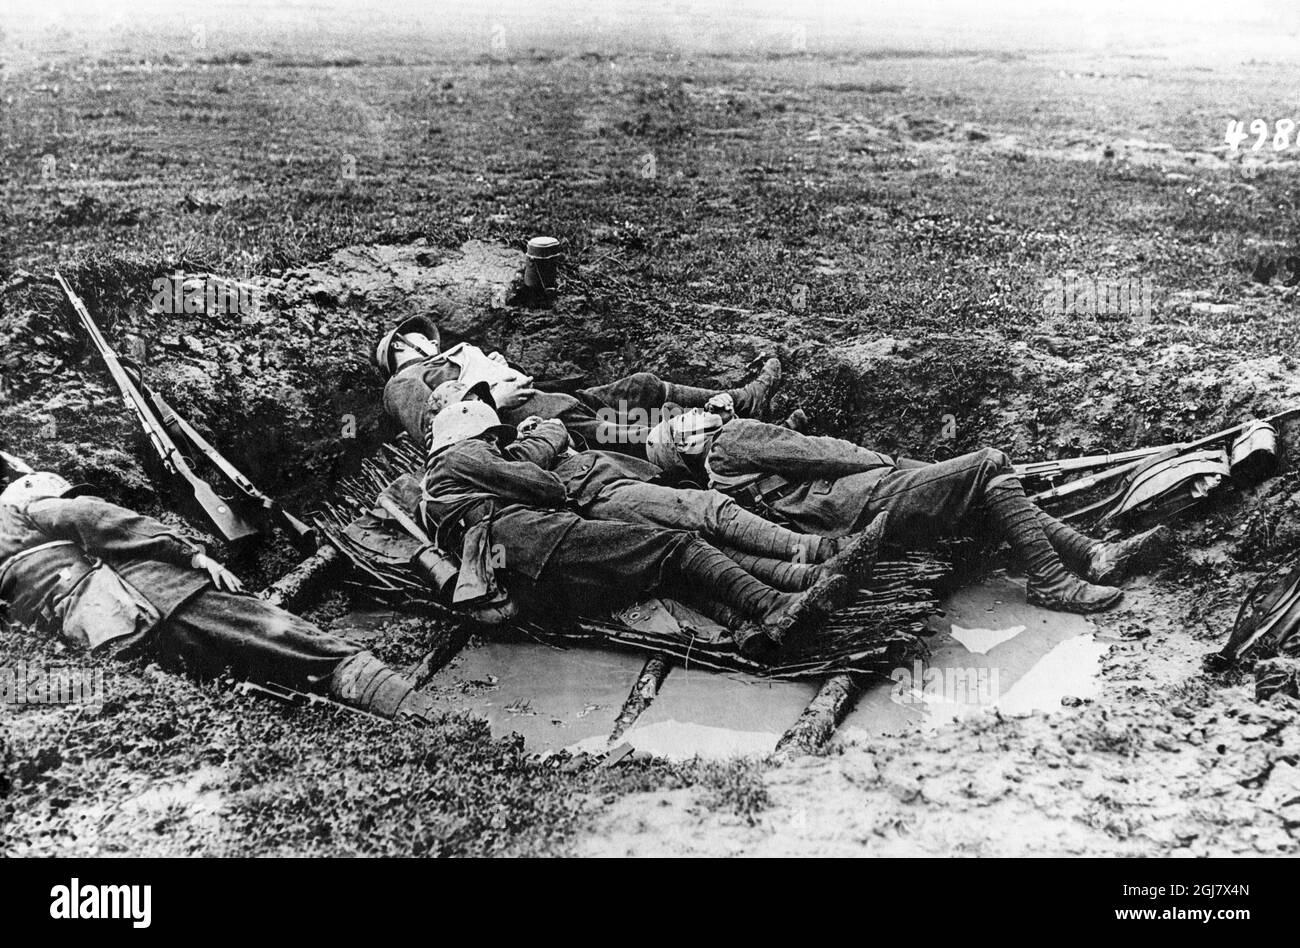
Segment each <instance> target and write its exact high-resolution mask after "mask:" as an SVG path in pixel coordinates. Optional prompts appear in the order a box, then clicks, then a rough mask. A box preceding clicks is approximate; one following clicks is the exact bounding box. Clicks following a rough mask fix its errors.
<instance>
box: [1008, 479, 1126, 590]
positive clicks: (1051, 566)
mask: <svg viewBox="0 0 1300 948" xmlns="http://www.w3.org/2000/svg"><path fill="white" fill-rule="evenodd" d="M984 498H985V504H986V506H987V508H988V513H989V519H990V521H991V522H992V523H993V524H994V525H995V526H996V527H997V528H998V530H999V531H1000V532H1001V534H1002V536H1003V538H1005V539H1006V541H1007V542H1008V543H1010V544H1011V549H1012V550H1013V551H1014V552H1015V553H1016V555H1017V556H1018V557H1019V558H1020V560H1021V562H1022V563H1023V564H1024V567H1025V575H1026V577H1027V579H1028V582H1027V583H1026V586H1025V599H1026V600H1027V601H1028V602H1030V603H1031V604H1033V605H1036V606H1042V607H1043V608H1045V609H1053V610H1056V611H1058V612H1080V613H1088V612H1100V611H1101V610H1103V609H1109V608H1110V607H1111V606H1113V605H1115V603H1117V602H1119V600H1120V598H1121V597H1122V596H1123V595H1124V593H1123V591H1122V590H1119V589H1116V588H1115V587H1113V586H1094V585H1092V584H1090V583H1087V582H1084V581H1083V580H1082V579H1079V578H1078V577H1077V576H1074V575H1073V574H1071V573H1070V572H1069V570H1067V569H1066V568H1065V564H1063V563H1062V562H1061V560H1060V557H1058V556H1057V555H1056V551H1055V550H1054V549H1053V548H1052V544H1051V543H1050V542H1048V539H1047V535H1046V534H1045V533H1044V532H1043V528H1042V525H1041V524H1040V523H1039V520H1038V508H1036V507H1035V506H1034V505H1033V504H1032V503H1030V502H1029V498H1027V497H1026V496H1025V492H1024V490H1023V489H1022V488H1021V486H1020V482H1019V481H1017V480H1016V479H1015V478H998V479H996V480H995V481H994V484H993V486H991V487H990V488H989V489H988V490H987V491H985V494H984Z"/></svg>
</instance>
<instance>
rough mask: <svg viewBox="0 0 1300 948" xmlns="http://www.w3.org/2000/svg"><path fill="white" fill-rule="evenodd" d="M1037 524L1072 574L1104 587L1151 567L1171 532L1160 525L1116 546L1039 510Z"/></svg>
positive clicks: (1171, 536) (1166, 545)
mask: <svg viewBox="0 0 1300 948" xmlns="http://www.w3.org/2000/svg"><path fill="white" fill-rule="evenodd" d="M1038 522H1039V523H1040V524H1041V525H1042V527H1043V533H1045V534H1047V540H1048V542H1049V543H1051V544H1052V548H1053V549H1054V550H1056V552H1057V554H1058V555H1059V556H1060V557H1061V562H1063V563H1064V564H1065V565H1066V567H1068V568H1069V569H1070V571H1071V572H1074V573H1077V574H1078V575H1080V576H1082V577H1083V578H1084V579H1086V580H1088V582H1090V583H1102V584H1104V585H1107V586H1117V585H1119V584H1120V583H1122V582H1123V581H1124V580H1125V579H1127V578H1128V577H1130V576H1135V575H1137V573H1139V572H1140V571H1141V570H1142V569H1143V568H1144V567H1147V566H1150V565H1152V564H1153V563H1154V562H1156V561H1157V560H1159V558H1160V557H1161V556H1162V555H1163V554H1164V552H1165V550H1166V549H1167V548H1168V547H1169V544H1170V542H1171V541H1172V540H1173V531H1172V530H1170V529H1169V528H1168V527H1166V526H1163V525H1162V526H1158V527H1152V528H1151V529H1150V530H1147V531H1146V532H1144V533H1139V534H1138V535H1137V536H1135V537H1129V539H1127V540H1121V541H1119V542H1118V543H1106V542H1104V541H1102V540H1094V539H1093V538H1092V537H1090V536H1086V535H1084V534H1082V533H1080V532H1079V531H1078V530H1075V529H1074V528H1073V527H1071V526H1069V525H1068V524H1064V523H1062V522H1061V521H1059V520H1057V519H1056V518H1055V517H1053V516H1052V515H1051V514H1048V513H1046V512H1045V511H1043V510H1039V511H1038Z"/></svg>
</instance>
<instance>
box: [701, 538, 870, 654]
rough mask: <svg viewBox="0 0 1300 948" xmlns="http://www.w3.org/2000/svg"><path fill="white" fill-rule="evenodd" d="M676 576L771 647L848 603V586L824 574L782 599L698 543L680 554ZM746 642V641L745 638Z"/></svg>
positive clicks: (725, 558)
mask: <svg viewBox="0 0 1300 948" xmlns="http://www.w3.org/2000/svg"><path fill="white" fill-rule="evenodd" d="M676 571H677V573H678V575H679V577H680V579H681V580H682V581H683V582H684V583H685V584H686V585H687V587H688V588H690V589H692V590H695V591H697V592H699V593H701V594H708V595H711V596H713V597H714V598H716V599H717V600H718V601H719V602H721V603H723V604H724V605H728V606H731V607H732V608H733V609H735V610H736V611H737V612H738V613H740V614H741V615H742V616H744V617H745V618H747V619H750V620H753V621H755V622H757V623H759V624H760V625H761V626H762V629H763V632H764V634H765V635H766V636H767V638H768V639H770V640H771V642H773V643H775V644H777V645H779V644H780V643H781V642H782V640H783V639H784V637H785V635H786V634H787V633H789V632H791V631H793V630H795V629H798V628H802V627H804V626H806V625H808V624H810V623H811V622H813V621H815V620H816V619H818V618H822V617H825V616H826V615H829V614H830V613H831V612H834V611H835V610H836V609H839V608H841V607H842V606H844V605H845V603H846V602H847V601H848V598H849V594H850V590H849V584H848V580H847V579H846V578H845V577H844V576H843V575H840V574H838V573H834V574H832V573H826V574H825V575H823V576H822V578H821V579H819V580H818V581H817V582H816V583H814V584H813V585H812V587H811V588H809V589H807V590H805V591H804V592H801V593H783V592H780V591H779V590H776V589H773V588H772V587H771V586H769V585H767V584H766V583H763V582H760V581H759V580H757V579H755V578H754V577H753V576H751V575H749V573H747V572H745V571H744V570H743V569H742V568H741V567H740V566H738V565H737V564H736V563H735V562H734V561H733V560H730V559H728V558H727V556H726V555H724V554H723V553H722V552H720V551H719V550H717V549H715V548H714V547H712V546H709V544H707V543H705V542H704V541H703V540H692V541H690V542H689V543H687V544H686V546H685V547H684V548H683V550H682V556H681V559H680V560H679V561H678V563H677V566H676ZM751 638H752V636H751Z"/></svg>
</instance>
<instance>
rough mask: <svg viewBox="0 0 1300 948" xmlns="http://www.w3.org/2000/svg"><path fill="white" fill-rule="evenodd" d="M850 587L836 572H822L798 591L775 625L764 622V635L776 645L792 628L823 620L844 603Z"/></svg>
mask: <svg viewBox="0 0 1300 948" xmlns="http://www.w3.org/2000/svg"><path fill="white" fill-rule="evenodd" d="M852 593H853V590H852V588H851V587H850V585H849V580H848V578H847V577H845V576H841V575H840V574H839V573H834V574H832V575H829V576H823V577H822V578H821V579H819V580H817V582H815V583H813V584H812V586H810V587H809V588H808V591H807V592H805V593H802V594H800V596H799V600H798V602H796V603H795V604H794V605H793V606H791V607H790V609H789V610H788V611H787V612H786V613H785V615H783V616H782V617H781V618H780V619H779V620H778V621H777V623H776V624H775V625H773V626H767V627H766V631H767V634H768V637H769V638H770V639H771V640H772V641H773V642H776V643H777V644H778V645H779V644H781V642H782V641H784V639H785V637H786V636H787V635H789V634H791V633H792V632H799V631H802V630H803V629H806V628H807V627H808V625H809V624H811V623H813V622H816V621H819V620H823V619H825V618H826V617H827V616H829V615H830V614H831V613H833V612H835V611H836V610H838V609H843V608H844V606H846V605H847V604H848V601H849V597H850V596H851V595H852Z"/></svg>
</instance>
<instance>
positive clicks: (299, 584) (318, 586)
mask: <svg viewBox="0 0 1300 948" xmlns="http://www.w3.org/2000/svg"><path fill="white" fill-rule="evenodd" d="M343 562H344V560H343V556H342V554H340V553H339V551H338V550H336V549H335V548H334V547H332V546H328V545H327V546H322V547H321V548H320V549H319V550H317V551H316V552H315V553H313V554H312V555H311V556H309V557H307V559H305V560H303V561H302V562H301V563H299V564H298V565H297V566H295V567H294V568H293V569H291V570H290V571H289V572H287V573H285V574H284V575H283V576H281V577H280V578H279V579H278V580H276V581H275V582H274V583H272V584H271V585H270V586H267V587H266V588H265V589H263V590H262V591H261V592H260V593H258V597H259V598H261V599H263V600H265V601H266V602H269V603H270V604H271V605H273V606H279V607H280V608H281V609H288V610H289V611H290V612H300V611H302V609H303V608H304V607H306V606H308V605H310V604H311V602H312V601H314V600H315V599H316V598H317V596H319V594H320V593H321V591H322V590H323V589H324V587H325V584H326V582H327V581H328V580H329V579H331V578H332V577H333V576H334V574H335V573H336V572H337V571H338V570H339V569H341V568H342V566H343Z"/></svg>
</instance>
